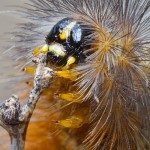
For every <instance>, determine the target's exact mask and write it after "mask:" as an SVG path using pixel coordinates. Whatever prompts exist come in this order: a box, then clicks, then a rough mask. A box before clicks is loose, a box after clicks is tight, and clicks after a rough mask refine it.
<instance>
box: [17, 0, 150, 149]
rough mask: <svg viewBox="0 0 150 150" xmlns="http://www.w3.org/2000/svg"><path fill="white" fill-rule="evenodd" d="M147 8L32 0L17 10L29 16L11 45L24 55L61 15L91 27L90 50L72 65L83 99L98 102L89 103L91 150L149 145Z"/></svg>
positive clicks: (114, 1) (117, 2)
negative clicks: (78, 62) (91, 110)
mask: <svg viewBox="0 0 150 150" xmlns="http://www.w3.org/2000/svg"><path fill="white" fill-rule="evenodd" d="M149 11H150V1H149V0H82V1H81V0H36V1H30V3H28V7H27V9H26V11H22V12H21V14H22V16H23V17H25V18H28V19H29V22H28V23H26V24H23V25H21V28H20V30H18V32H17V33H16V34H15V39H16V45H15V49H16V50H18V51H19V52H21V54H22V55H23V57H26V56H27V57H28V56H31V53H32V50H33V48H34V47H37V46H38V47H39V46H41V45H43V43H44V42H45V37H46V36H47V34H48V33H49V31H50V30H51V28H52V26H53V25H54V24H55V23H56V22H57V21H59V20H61V19H63V18H66V17H71V18H74V19H76V20H78V21H80V22H82V23H83V24H85V25H87V26H88V29H89V30H93V31H94V33H93V34H92V35H91V37H89V39H87V40H88V41H90V42H91V43H89V44H90V45H91V47H90V48H89V49H88V50H86V51H91V52H92V53H91V55H90V56H88V57H87V58H86V60H85V62H84V63H82V64H78V65H77V67H75V68H73V71H74V70H75V71H77V72H78V74H79V78H78V79H77V81H76V84H75V86H77V87H78V88H77V91H76V92H77V93H78V94H79V95H81V98H82V99H83V102H86V101H90V102H91V103H92V104H93V103H94V104H95V101H97V102H98V103H96V104H95V105H91V108H89V109H93V110H94V112H93V113H92V114H91V124H90V127H91V129H90V130H89V131H88V134H87V137H85V140H84V143H85V145H86V146H87V147H88V148H90V149H121V150H123V149H125V150H127V149H129V150H130V149H131V150H133V149H142V150H145V149H148V148H149V145H150V144H149V141H150V137H149V135H150V132H149V128H150V101H149V100H150V91H149V80H150V69H149V64H150V61H149V58H150V47H149V46H150V21H149V20H150V13H149ZM90 39H92V40H90ZM87 43H88V42H87ZM86 51H85V52H86ZM26 54H27V55H26Z"/></svg>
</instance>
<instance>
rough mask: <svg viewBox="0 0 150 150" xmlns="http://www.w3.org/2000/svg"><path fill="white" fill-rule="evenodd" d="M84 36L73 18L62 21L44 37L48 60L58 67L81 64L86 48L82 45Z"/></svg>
mask: <svg viewBox="0 0 150 150" xmlns="http://www.w3.org/2000/svg"><path fill="white" fill-rule="evenodd" d="M86 36H87V33H86V30H85V28H84V27H83V25H82V24H80V23H79V22H77V21H76V20H74V19H73V18H65V19H62V20H61V21H59V22H58V23H57V24H55V25H54V27H53V28H52V30H51V31H50V33H49V34H48V36H47V37H46V44H47V45H48V47H47V50H48V53H47V56H48V60H49V61H50V62H51V63H54V64H56V65H60V66H64V65H68V63H69V64H70V63H78V62H83V61H84V60H85V58H86V55H85V54H84V53H83V51H84V50H85V49H86V47H87V46H86V45H85V44H84V39H85V37H86Z"/></svg>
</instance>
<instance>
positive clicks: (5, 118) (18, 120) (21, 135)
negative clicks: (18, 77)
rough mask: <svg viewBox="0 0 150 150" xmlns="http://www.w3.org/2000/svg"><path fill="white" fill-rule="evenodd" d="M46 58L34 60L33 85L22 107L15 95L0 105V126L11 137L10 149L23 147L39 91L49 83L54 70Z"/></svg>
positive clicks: (41, 56) (17, 149) (20, 149)
mask: <svg viewBox="0 0 150 150" xmlns="http://www.w3.org/2000/svg"><path fill="white" fill-rule="evenodd" d="M46 60H47V57H46V55H44V54H41V55H40V56H39V57H38V58H36V59H35V60H34V62H35V63H36V64H37V68H36V72H35V76H34V86H33V88H32V90H31V93H30V95H29V99H28V101H27V102H26V104H25V105H24V106H23V107H22V109H20V101H19V98H18V97H17V96H16V95H13V96H12V97H11V98H9V99H8V100H6V101H5V102H4V103H3V104H2V105H1V106H0V126H2V127H3V128H4V129H6V130H7V131H8V133H9V135H10V137H11V150H23V149H24V145H25V137H26V131H27V128H28V124H29V121H30V118H31V116H32V113H33V111H34V109H35V107H36V104H37V102H38V100H39V97H40V95H41V93H42V92H43V91H44V89H45V88H47V87H48V86H49V85H50V84H51V81H52V77H53V75H54V71H53V70H52V69H50V68H48V67H46Z"/></svg>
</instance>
